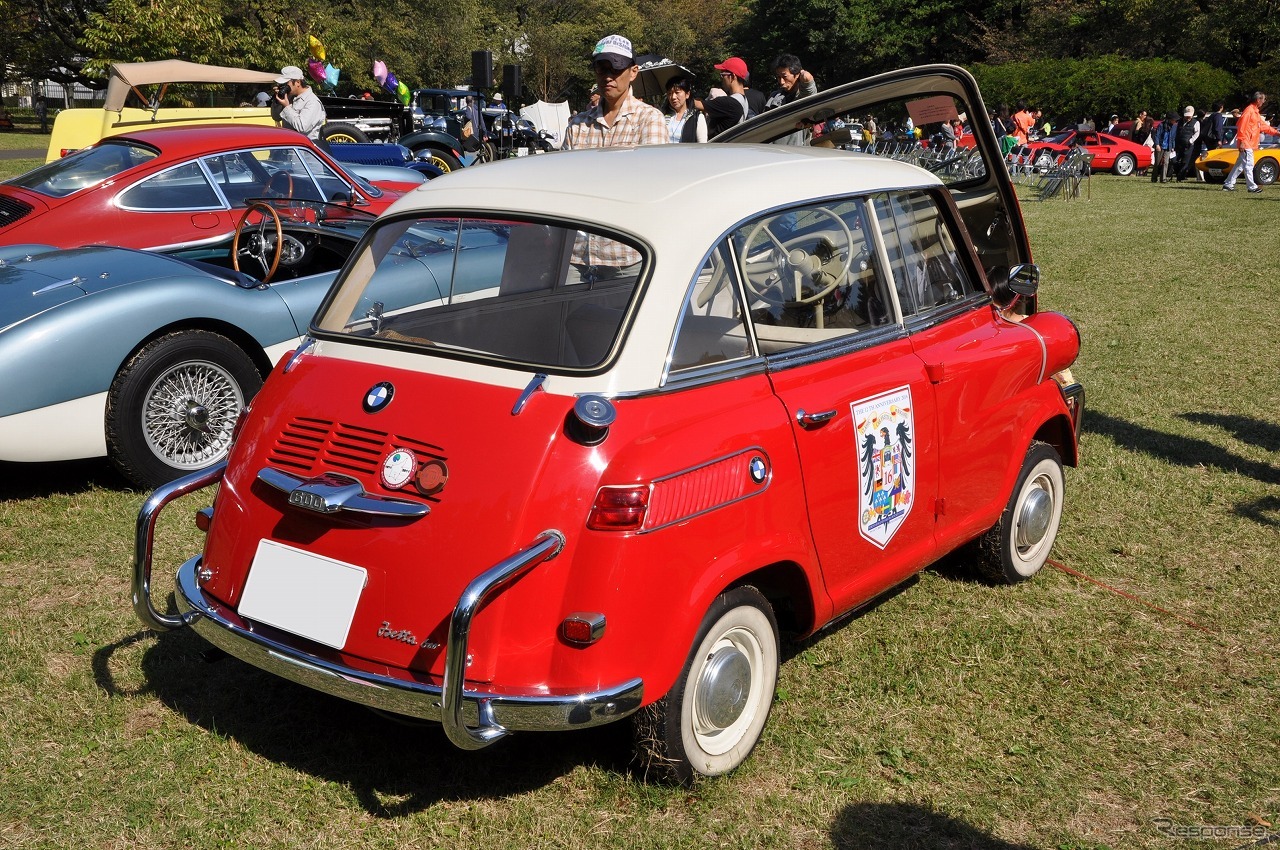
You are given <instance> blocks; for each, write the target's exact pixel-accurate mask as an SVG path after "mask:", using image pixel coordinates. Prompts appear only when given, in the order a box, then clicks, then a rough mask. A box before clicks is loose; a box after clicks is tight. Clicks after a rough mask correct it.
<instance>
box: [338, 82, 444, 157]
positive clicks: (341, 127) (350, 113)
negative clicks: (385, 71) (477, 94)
mask: <svg viewBox="0 0 1280 850" xmlns="http://www.w3.org/2000/svg"><path fill="white" fill-rule="evenodd" d="M320 101H321V102H322V103H323V104H324V109H325V115H326V117H327V118H328V122H327V123H326V124H325V125H324V127H323V128H322V129H321V137H322V138H323V139H324V140H325V141H327V142H370V141H386V142H397V143H399V144H401V145H404V146H405V147H407V148H408V149H409V150H411V151H413V153H414V155H415V156H416V157H417V158H418V159H420V160H425V161H427V162H430V163H431V164H432V165H434V166H436V167H437V168H439V169H440V170H441V171H443V172H445V173H448V172H450V171H454V170H456V169H459V168H461V167H462V164H463V159H464V158H463V150H462V126H461V124H460V123H458V122H457V121H456V119H455V120H454V122H453V123H452V124H451V125H440V124H432V125H430V126H427V125H423V126H419V125H418V124H417V122H415V115H414V109H413V108H412V107H411V106H404V105H403V104H401V103H400V102H399V101H393V100H364V99H361V98H357V97H335V96H322V97H321V98H320Z"/></svg>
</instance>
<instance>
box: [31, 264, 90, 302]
mask: <svg viewBox="0 0 1280 850" xmlns="http://www.w3.org/2000/svg"><path fill="white" fill-rule="evenodd" d="M27 259H31V258H30V257H28V258H27ZM82 280H84V278H82V277H80V275H75V276H74V277H69V278H67V279H66V280H59V281H57V282H55V283H50V284H48V285H47V286H42V287H40V288H39V289H37V290H36V291H34V292H32V293H31V294H32V295H44V294H45V293H46V292H51V291H53V290H55V289H61V288H62V287H64V286H79V285H80V282H81V281H82Z"/></svg>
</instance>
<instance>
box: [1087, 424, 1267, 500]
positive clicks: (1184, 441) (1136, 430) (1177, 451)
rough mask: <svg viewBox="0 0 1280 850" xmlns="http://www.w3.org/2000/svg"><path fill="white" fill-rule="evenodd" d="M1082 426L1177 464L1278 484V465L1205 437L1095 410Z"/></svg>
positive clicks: (1131, 448)
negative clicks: (1237, 452) (1135, 421)
mask: <svg viewBox="0 0 1280 850" xmlns="http://www.w3.org/2000/svg"><path fill="white" fill-rule="evenodd" d="M1196 415H1201V414H1191V415H1189V416H1188V417H1185V418H1190V416H1196ZM1224 418H1232V417H1224ZM1192 421H1195V420H1192ZM1241 421H1243V418H1241ZM1213 424H1219V423H1213ZM1084 428H1085V430H1086V431H1088V432H1090V433H1093V434H1100V435H1102V436H1105V437H1109V438H1111V440H1113V441H1114V442H1115V444H1116V445H1118V446H1120V447H1121V448H1125V449H1128V450H1130V451H1135V452H1141V453H1142V454H1146V455H1150V456H1151V457H1154V458H1159V459H1161V460H1165V461H1168V462H1169V463H1173V464H1177V465H1178V466H1188V467H1198V466H1211V467H1215V468H1217V469H1219V470H1221V471H1223V472H1227V473H1236V474H1238V475H1245V476H1248V477H1249V478H1252V479H1254V480H1255V481H1259V482H1261V483H1263V484H1280V467H1277V466H1276V465H1275V464H1271V463H1264V462H1261V461H1256V460H1249V459H1248V458H1246V457H1242V456H1240V455H1238V454H1235V453H1234V452H1232V451H1229V450H1228V449H1224V448H1222V447H1221V446H1217V445H1214V444H1213V443H1211V442H1209V441H1208V440H1201V439H1199V438H1196V437H1184V436H1182V435H1181V434H1169V433H1166V432H1164V431H1157V430H1155V429H1154V428H1147V427H1146V426H1143V425H1136V424H1134V423H1132V422H1127V421H1125V420H1124V419H1119V418H1116V417H1114V416H1109V415H1107V414H1106V413H1102V412H1101V411H1096V410H1091V411H1089V412H1088V413H1086V414H1085V418H1084Z"/></svg>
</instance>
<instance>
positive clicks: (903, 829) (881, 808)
mask: <svg viewBox="0 0 1280 850" xmlns="http://www.w3.org/2000/svg"><path fill="white" fill-rule="evenodd" d="M831 845H832V846H833V847H835V848H836V850H901V848H904V847H911V848H918V849H919V850H1034V848H1032V847H1031V846H1030V845H1027V844H1012V843H1010V842H1008V841H1003V840H1001V839H999V838H996V837H995V836H993V835H989V834H988V833H985V832H983V831H982V830H980V829H978V828H977V827H974V826H971V825H969V824H967V823H965V822H964V821H961V820H957V819H956V818H953V817H951V816H950V815H946V814H943V813H941V812H936V811H933V810H932V809H929V808H926V807H924V806H919V805H914V804H912V803H855V804H853V805H850V806H845V807H844V808H843V809H841V810H840V813H839V814H837V815H836V818H835V820H834V821H833V822H832V824H831Z"/></svg>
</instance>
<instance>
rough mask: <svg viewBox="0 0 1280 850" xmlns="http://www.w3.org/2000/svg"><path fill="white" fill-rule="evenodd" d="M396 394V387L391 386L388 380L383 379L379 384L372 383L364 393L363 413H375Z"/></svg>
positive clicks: (389, 402)
mask: <svg viewBox="0 0 1280 850" xmlns="http://www.w3.org/2000/svg"><path fill="white" fill-rule="evenodd" d="M395 394H396V388H395V387H393V386H391V382H390V381H383V382H382V383H380V384H374V385H373V386H372V387H370V388H369V392H367V393H365V395H364V410H365V413H377V412H378V411H380V410H382V409H383V408H385V407H386V406H387V405H388V404H391V399H392V397H393V396H394V395H395Z"/></svg>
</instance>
